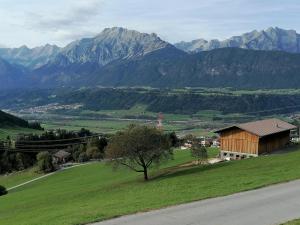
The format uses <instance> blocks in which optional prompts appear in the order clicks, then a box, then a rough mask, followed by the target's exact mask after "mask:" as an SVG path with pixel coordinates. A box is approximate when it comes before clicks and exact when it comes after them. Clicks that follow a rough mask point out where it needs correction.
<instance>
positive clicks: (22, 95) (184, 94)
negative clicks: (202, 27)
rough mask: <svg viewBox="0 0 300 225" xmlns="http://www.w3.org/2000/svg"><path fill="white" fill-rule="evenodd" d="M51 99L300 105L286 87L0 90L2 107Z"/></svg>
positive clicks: (103, 104)
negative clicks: (246, 89)
mask: <svg viewBox="0 0 300 225" xmlns="http://www.w3.org/2000/svg"><path fill="white" fill-rule="evenodd" d="M50 103H59V104H77V103H79V104H82V106H83V107H82V109H88V110H95V111H96V110H103V109H108V110H117V109H129V108H131V107H133V106H135V105H136V104H143V105H146V106H147V110H148V111H152V112H164V113H178V114H194V113H196V112H198V111H201V110H217V111H221V112H223V113H225V114H226V113H245V114H253V115H256V114H257V115H261V114H263V115H266V114H276V113H290V112H295V111H299V109H300V93H299V92H298V91H297V90H289V91H288V90H286V91H255V92H254V91H235V90H232V91H231V90H222V89H220V90H218V89H200V90H193V89H178V90H174V89H146V88H118V89H116V88H82V89H73V90H72V89H71V90H37V91H19V92H14V93H13V94H11V93H0V108H1V107H5V108H7V107H12V106H13V107H14V108H15V109H24V108H26V107H34V106H42V105H47V104H50Z"/></svg>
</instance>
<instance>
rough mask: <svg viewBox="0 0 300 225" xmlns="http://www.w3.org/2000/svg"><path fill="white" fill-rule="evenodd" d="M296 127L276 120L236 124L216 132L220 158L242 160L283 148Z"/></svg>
mask: <svg viewBox="0 0 300 225" xmlns="http://www.w3.org/2000/svg"><path fill="white" fill-rule="evenodd" d="M294 129H297V127H296V126H294V125H292V124H289V123H286V122H284V121H281V120H278V119H268V120H261V121H255V122H251V123H244V124H237V125H234V126H231V127H227V128H224V129H221V130H218V131H216V133H218V134H219V135H220V148H221V157H222V158H231V159H242V158H247V157H250V156H258V155H260V154H264V153H270V152H273V151H275V150H278V149H281V148H284V147H285V146H287V145H288V144H289V142H290V131H291V130H294Z"/></svg>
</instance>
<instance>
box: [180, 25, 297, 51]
mask: <svg viewBox="0 0 300 225" xmlns="http://www.w3.org/2000/svg"><path fill="white" fill-rule="evenodd" d="M175 46H176V47H177V48H179V49H181V50H184V51H186V52H201V51H209V50H213V49H217V48H232V47H234V48H243V49H252V50H266V51H272V50H273V51H286V52H291V53H300V34H297V32H296V31H295V30H284V29H280V28H278V27H275V28H273V27H270V28H268V29H266V30H262V31H257V30H254V31H252V32H249V33H245V34H243V35H241V36H234V37H231V38H229V39H226V40H224V41H219V40H216V39H215V40H210V41H207V40H205V39H197V40H194V41H191V42H179V43H176V44H175Z"/></svg>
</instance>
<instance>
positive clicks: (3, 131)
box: [0, 127, 42, 140]
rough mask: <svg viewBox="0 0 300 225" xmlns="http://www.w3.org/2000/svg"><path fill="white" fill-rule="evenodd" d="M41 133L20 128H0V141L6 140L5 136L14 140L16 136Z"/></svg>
mask: <svg viewBox="0 0 300 225" xmlns="http://www.w3.org/2000/svg"><path fill="white" fill-rule="evenodd" d="M41 132H42V131H39V130H33V129H29V128H22V127H2V128H0V140H3V139H6V138H7V136H10V137H11V138H15V137H16V136H17V135H18V134H28V133H29V134H30V133H41Z"/></svg>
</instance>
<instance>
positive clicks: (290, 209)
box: [93, 180, 300, 225]
mask: <svg viewBox="0 0 300 225" xmlns="http://www.w3.org/2000/svg"><path fill="white" fill-rule="evenodd" d="M297 218H300V180H298V181H293V182H289V183H285V184H279V185H274V186H270V187H266V188H262V189H258V190H254V191H248V192H243V193H238V194H234V195H230V196H226V197H220V198H214V199H208V200H204V201H199V202H194V203H189V204H184V205H179V206H174V207H170V208H166V209H161V210H157V211H152V212H147V213H140V214H136V215H130V216H124V217H120V218H117V219H113V220H109V221H104V222H100V223H95V224H93V225H202V224H203V225H275V224H280V223H283V222H286V221H289V220H293V219H297Z"/></svg>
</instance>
